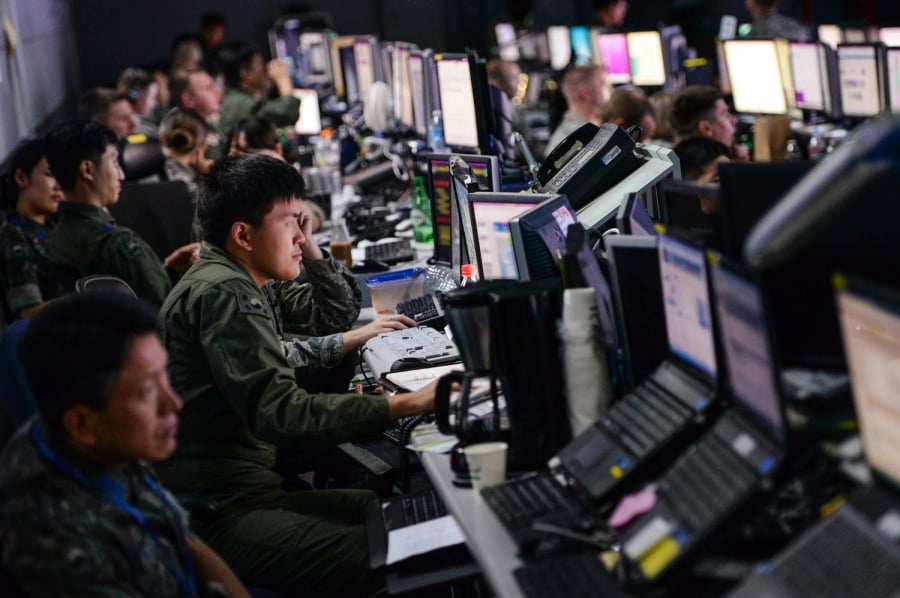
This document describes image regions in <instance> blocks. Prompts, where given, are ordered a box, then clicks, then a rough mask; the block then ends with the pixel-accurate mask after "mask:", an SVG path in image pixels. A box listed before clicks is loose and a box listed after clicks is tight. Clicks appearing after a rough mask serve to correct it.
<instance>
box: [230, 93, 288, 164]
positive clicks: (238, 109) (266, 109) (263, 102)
mask: <svg viewBox="0 0 900 598" xmlns="http://www.w3.org/2000/svg"><path fill="white" fill-rule="evenodd" d="M247 116H258V117H261V118H267V119H269V120H270V121H272V122H273V123H275V126H276V127H289V126H293V125H294V123H296V122H297V118H299V116H300V100H298V99H297V98H295V97H294V96H292V95H287V96H281V97H278V98H275V99H273V100H270V99H267V98H264V97H258V96H254V95H252V94H249V93H247V92H246V91H243V90H241V89H234V88H229V89H228V91H226V92H225V97H224V98H222V109H221V110H220V111H219V130H220V131H222V132H223V133H225V134H226V135H228V134H230V133H231V129H232V128H234V125H236V124H237V122H238V121H239V120H241V119H242V118H244V117H247ZM226 151H227V150H226Z"/></svg>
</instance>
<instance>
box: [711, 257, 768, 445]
mask: <svg viewBox="0 0 900 598" xmlns="http://www.w3.org/2000/svg"><path fill="white" fill-rule="evenodd" d="M710 277H711V279H712V287H713V291H714V292H715V298H716V314H717V315H718V317H719V335H720V338H721V339H722V345H723V348H724V350H725V362H726V363H725V365H726V366H727V370H728V383H729V386H730V388H731V394H732V396H733V397H734V400H735V401H736V402H737V403H739V404H740V405H741V406H742V407H744V408H746V409H748V410H749V411H750V412H752V413H753V415H755V416H756V418H757V419H759V420H760V423H763V424H764V425H765V426H766V427H767V428H769V429H770V430H771V431H772V432H773V433H774V434H775V435H776V436H777V437H778V438H780V439H781V440H784V439H785V421H784V415H783V412H782V410H781V398H780V396H779V394H778V387H777V373H776V372H775V365H774V360H773V359H772V348H771V347H772V345H771V344H770V343H769V335H768V328H767V326H766V314H765V309H764V307H763V299H762V292H761V291H760V288H759V286H758V285H757V284H755V283H754V282H752V281H751V280H748V279H746V278H744V277H743V276H740V275H738V274H736V273H735V272H732V271H731V270H730V269H728V268H726V267H723V266H722V265H721V263H719V262H718V260H710Z"/></svg>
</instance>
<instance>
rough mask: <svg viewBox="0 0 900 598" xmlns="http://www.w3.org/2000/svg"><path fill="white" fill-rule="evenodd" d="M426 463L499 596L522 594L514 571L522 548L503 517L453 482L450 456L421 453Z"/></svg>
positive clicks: (477, 496) (425, 466)
mask: <svg viewBox="0 0 900 598" xmlns="http://www.w3.org/2000/svg"><path fill="white" fill-rule="evenodd" d="M420 456H421V459H422V465H423V466H424V468H425V471H426V472H427V473H428V477H429V478H430V479H431V483H432V485H433V486H434V487H435V489H436V490H437V492H438V494H440V495H441V498H443V499H444V504H446V505H447V509H448V510H449V511H450V512H451V513H452V514H453V516H454V517H456V521H457V522H458V523H459V526H460V527H461V528H462V530H463V533H465V535H466V544H467V545H468V547H469V550H470V551H471V552H472V554H473V555H474V556H475V560H476V561H477V562H478V566H479V567H480V568H481V572H482V574H484V577H485V579H487V581H488V583H489V584H490V586H491V589H492V590H493V591H494V593H495V594H497V596H501V597H502V598H511V597H518V596H522V592H521V590H520V589H519V586H518V584H517V583H516V580H515V577H513V571H514V570H516V569H517V568H518V567H520V566H521V565H522V561H521V560H519V558H518V557H517V556H516V553H517V550H518V548H517V547H516V544H515V542H513V539H512V538H511V537H510V536H509V534H508V533H507V532H506V529H505V528H504V527H503V524H502V523H500V520H499V519H497V518H496V517H495V516H494V513H493V512H492V511H491V509H490V507H489V506H488V505H487V503H486V502H484V499H483V498H481V494H479V493H478V492H476V491H474V490H472V489H471V488H457V487H456V486H454V485H453V478H454V474H453V472H452V471H451V470H450V457H449V456H448V455H444V454H439V453H421V455H420Z"/></svg>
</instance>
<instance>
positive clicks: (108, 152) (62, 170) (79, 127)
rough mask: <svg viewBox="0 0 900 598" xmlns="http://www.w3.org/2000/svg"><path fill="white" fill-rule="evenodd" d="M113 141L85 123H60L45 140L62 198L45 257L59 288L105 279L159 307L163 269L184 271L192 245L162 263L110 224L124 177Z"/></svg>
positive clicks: (166, 285) (164, 286)
mask: <svg viewBox="0 0 900 598" xmlns="http://www.w3.org/2000/svg"><path fill="white" fill-rule="evenodd" d="M116 141H117V140H116V136H115V134H114V133H113V132H112V131H111V130H110V129H109V128H108V127H106V126H104V125H101V124H99V123H96V122H93V121H88V120H76V121H71V122H68V123H64V124H62V125H60V126H59V127H57V128H56V129H54V130H53V131H51V132H50V134H49V135H48V136H47V162H48V163H49V164H50V171H51V172H52V173H53V176H54V177H56V180H57V182H58V183H59V186H60V187H61V188H62V190H63V194H64V195H65V197H66V201H65V202H63V203H61V204H60V206H59V223H58V224H57V226H56V228H55V229H54V230H53V232H52V233H51V234H50V237H49V240H48V241H47V255H48V257H49V258H50V259H51V260H52V261H54V262H55V263H57V264H58V265H59V267H60V272H59V274H60V279H61V280H60V282H62V283H63V285H64V286H70V285H71V284H73V283H74V279H76V278H80V277H82V276H88V275H91V274H110V275H112V276H117V277H119V278H121V279H122V280H124V281H125V282H126V283H128V285H129V286H131V288H132V289H134V292H135V293H137V295H138V297H140V298H142V299H144V300H146V301H148V302H150V303H152V304H153V305H156V306H160V305H162V302H163V300H164V299H165V298H166V294H167V293H168V292H169V289H170V288H171V282H170V281H169V276H168V274H167V273H166V271H165V269H164V268H165V267H169V268H171V269H173V270H174V271H176V272H183V271H184V270H187V268H188V267H189V266H190V260H191V256H192V253H193V252H194V250H195V246H192V245H186V246H184V247H182V248H180V249H177V250H176V251H175V252H174V253H173V254H172V255H170V256H168V257H167V258H166V262H165V264H163V262H162V261H161V260H160V259H159V257H158V256H157V255H156V253H155V252H154V251H153V249H151V248H150V246H149V245H147V243H146V242H145V241H144V240H143V239H141V238H140V237H139V236H138V235H137V234H135V232H134V231H132V230H131V229H129V228H125V227H123V226H118V225H116V223H115V220H113V218H112V216H110V215H109V212H107V211H106V209H105V208H108V207H109V206H111V205H113V204H114V203H116V202H117V201H119V189H120V188H121V186H122V180H123V179H124V178H125V177H124V175H123V173H122V168H121V166H120V165H119V150H118V148H117V145H116Z"/></svg>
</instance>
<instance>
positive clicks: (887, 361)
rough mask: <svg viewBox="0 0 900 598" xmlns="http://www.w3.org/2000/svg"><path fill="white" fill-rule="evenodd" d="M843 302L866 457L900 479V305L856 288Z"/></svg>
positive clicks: (849, 365) (847, 348)
mask: <svg viewBox="0 0 900 598" xmlns="http://www.w3.org/2000/svg"><path fill="white" fill-rule="evenodd" d="M837 305H838V318H839V320H840V324H841V335H842V337H843V340H844V351H845V352H846V355H847V368H848V370H849V373H850V385H851V387H852V389H853V403H854V405H855V407H856V415H857V418H858V420H859V428H860V432H861V434H862V439H863V448H864V449H865V453H866V460H867V461H868V462H869V465H871V467H872V468H873V469H875V470H877V471H878V472H880V473H882V474H884V475H885V476H887V477H888V478H890V479H891V480H893V481H894V482H896V483H900V436H898V435H897V430H900V403H898V401H897V397H898V396H900V308H898V306H897V304H896V302H893V304H888V302H883V301H880V300H878V299H875V298H874V297H872V296H869V295H868V294H866V295H863V294H862V293H860V292H858V291H856V290H843V291H839V292H838V294H837Z"/></svg>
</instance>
